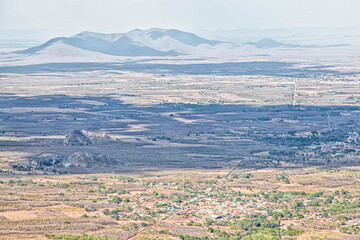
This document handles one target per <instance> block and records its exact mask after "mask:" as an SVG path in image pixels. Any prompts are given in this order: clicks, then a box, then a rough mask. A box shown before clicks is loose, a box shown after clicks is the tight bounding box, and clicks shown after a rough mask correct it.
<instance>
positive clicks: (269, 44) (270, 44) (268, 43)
mask: <svg viewBox="0 0 360 240" xmlns="http://www.w3.org/2000/svg"><path fill="white" fill-rule="evenodd" d="M244 44H245V45H252V46H255V47H258V48H280V47H281V48H323V47H341V46H347V44H332V45H322V46H319V45H300V44H288V43H282V42H278V41H275V40H273V39H270V38H264V39H262V40H260V41H258V42H246V43H244Z"/></svg>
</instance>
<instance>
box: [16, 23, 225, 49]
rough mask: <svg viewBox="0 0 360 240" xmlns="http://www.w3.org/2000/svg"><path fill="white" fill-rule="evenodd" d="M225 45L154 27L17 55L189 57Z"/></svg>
mask: <svg viewBox="0 0 360 240" xmlns="http://www.w3.org/2000/svg"><path fill="white" fill-rule="evenodd" d="M222 43H225V42H222V41H212V40H208V39H205V38H202V37H199V36H197V35H195V34H192V33H188V32H183V31H179V30H175V29H158V28H152V29H149V30H139V29H135V30H132V31H130V32H127V33H114V34H103V33H96V32H82V33H79V34H77V35H74V36H72V37H58V38H53V39H51V40H49V41H47V42H46V43H44V44H42V45H39V46H36V47H31V48H28V49H26V50H22V51H16V52H15V53H20V54H38V53H42V52H44V51H45V52H46V51H49V49H51V51H52V52H54V51H55V53H59V54H60V53H61V54H63V55H66V52H67V51H68V52H69V53H72V54H70V55H73V54H74V51H75V52H78V50H79V49H82V50H86V51H91V52H97V53H102V54H107V55H113V56H177V55H182V54H189V53H191V52H192V51H194V49H196V48H197V47H199V46H201V45H207V46H210V47H213V46H215V45H218V44H222ZM59 49H61V50H59ZM68 55H69V54H68Z"/></svg>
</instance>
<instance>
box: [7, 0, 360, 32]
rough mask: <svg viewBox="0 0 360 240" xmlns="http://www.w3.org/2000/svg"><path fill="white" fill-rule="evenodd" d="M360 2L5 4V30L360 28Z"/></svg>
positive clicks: (52, 0) (61, 0) (47, 0)
mask: <svg viewBox="0 0 360 240" xmlns="http://www.w3.org/2000/svg"><path fill="white" fill-rule="evenodd" d="M359 12H360V0H0V30H9V29H55V30H60V29H63V30H73V31H82V30H106V31H113V32H122V31H127V30H131V29H134V28H140V29H146V28H151V27H161V28H179V29H183V30H195V29H212V30H215V29H236V28H287V27H309V26H329V27H333V26H356V25H360V14H359Z"/></svg>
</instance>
